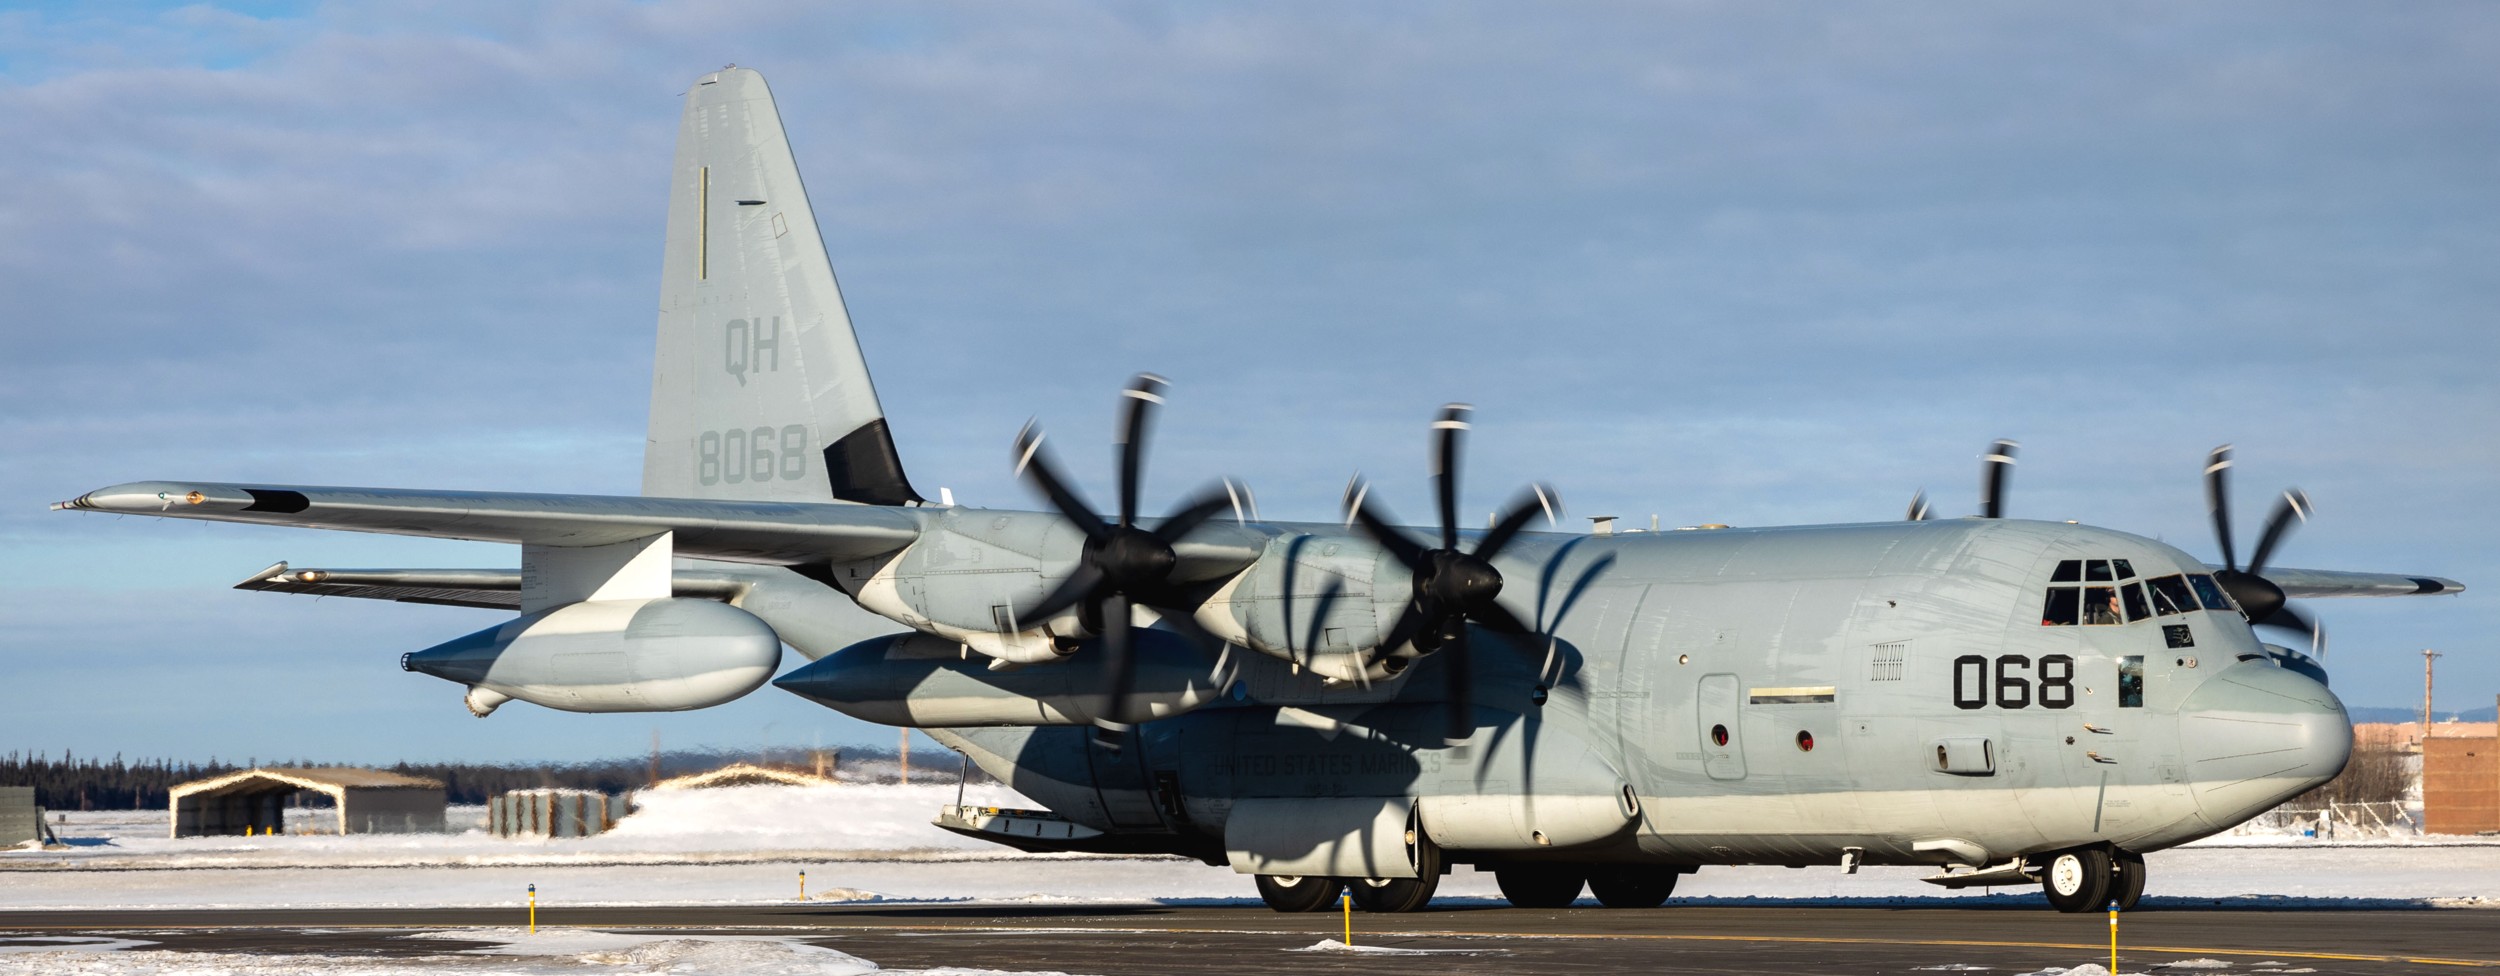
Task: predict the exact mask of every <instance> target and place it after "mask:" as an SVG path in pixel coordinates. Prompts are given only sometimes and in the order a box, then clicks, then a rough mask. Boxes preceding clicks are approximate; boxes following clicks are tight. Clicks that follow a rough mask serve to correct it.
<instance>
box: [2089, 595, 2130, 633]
mask: <svg viewBox="0 0 2500 976" xmlns="http://www.w3.org/2000/svg"><path fill="white" fill-rule="evenodd" d="M2083 622H2084V623H2087V624H2123V623H2126V622H2127V618H2125V617H2121V616H2119V615H2118V591H2117V590H2115V589H2113V588H2110V587H2107V586H2087V587H2084V588H2083Z"/></svg>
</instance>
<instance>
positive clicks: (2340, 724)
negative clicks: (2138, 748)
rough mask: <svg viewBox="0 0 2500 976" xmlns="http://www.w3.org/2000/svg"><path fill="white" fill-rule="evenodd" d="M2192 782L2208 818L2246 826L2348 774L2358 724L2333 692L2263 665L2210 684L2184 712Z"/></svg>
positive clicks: (2229, 672)
mask: <svg viewBox="0 0 2500 976" xmlns="http://www.w3.org/2000/svg"><path fill="white" fill-rule="evenodd" d="M2179 738H2180V740H2181V742H2182V746H2183V748H2184V750H2185V753H2186V758H2187V763H2188V770H2187V772H2188V781H2189V784H2190V786H2191V787H2192V788H2193V789H2194V791H2195V793H2196V802H2197V805H2198V806H2199V807H2201V808H2202V809H2203V810H2204V811H2205V818H2206V819H2207V820H2210V821H2212V822H2213V823H2214V825H2215V826H2218V827H2227V826H2231V825H2235V824H2238V823H2240V822H2241V821H2243V820H2246V819H2248V818H2250V817H2253V816H2256V815H2257V814H2259V813H2263V812H2265V811H2266V810H2268V809H2270V808H2272V807H2273V806H2274V805H2275V804H2277V803H2281V802H2283V801H2284V800H2285V799H2287V798H2290V797H2292V796H2296V795H2298V794H2300V793H2301V792H2302V791H2304V790H2307V789H2309V788H2311V787H2314V786H2316V785H2318V784H2320V783H2324V782H2326V781H2327V780H2330V779H2334V778H2335V775H2336V774H2337V773H2340V772H2343V771H2344V761H2345V760H2347V759H2350V758H2352V719H2351V718H2350V717H2349V716H2347V715H2345V714H2344V703H2343V702H2341V701H2338V700H2336V698H2335V694H2334V693H2333V692H2330V691H2328V690H2326V686H2325V685H2322V684H2319V683H2318V682H2316V681H2314V680H2311V679H2310V678H2308V677H2306V676H2304V675H2301V674H2299V673H2298V672H2294V671H2287V670H2284V669H2282V668H2279V667H2276V666H2274V665H2273V664H2270V663H2267V662H2263V661H2243V662H2240V663H2238V664H2234V665H2232V666H2231V667H2229V668H2226V669H2224V670H2223V671H2222V673H2220V674H2216V675H2214V676H2213V677H2211V678H2208V679H2206V681H2205V683H2204V684H2202V685H2200V686H2198V687H2197V689H2196V690H2195V691H2194V692H2191V693H2190V694H2189V695H2188V697H2187V700H2186V701H2184V702H2182V703H2181V704H2180V708H2179Z"/></svg>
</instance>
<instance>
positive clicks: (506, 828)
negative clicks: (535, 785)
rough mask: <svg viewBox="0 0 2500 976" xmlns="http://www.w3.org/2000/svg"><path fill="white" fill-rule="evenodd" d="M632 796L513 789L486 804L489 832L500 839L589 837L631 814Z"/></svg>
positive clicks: (604, 830)
mask: <svg viewBox="0 0 2500 976" xmlns="http://www.w3.org/2000/svg"><path fill="white" fill-rule="evenodd" d="M633 809H634V796H633V794H631V793H619V794H616V795H613V796H611V795H609V794H606V793H600V792H597V791H595V790H557V789H546V790H513V791H511V792H509V793H499V794H496V795H495V796H493V797H491V798H489V799H488V800H487V801H486V829H487V830H488V831H489V832H491V833H493V834H494V835H495V836H497V837H588V836H590V835H592V834H603V833H606V832H607V831H608V828H610V827H614V826H616V822H617V821H619V820H622V819H624V818H625V815H626V814H628V813H632V812H633Z"/></svg>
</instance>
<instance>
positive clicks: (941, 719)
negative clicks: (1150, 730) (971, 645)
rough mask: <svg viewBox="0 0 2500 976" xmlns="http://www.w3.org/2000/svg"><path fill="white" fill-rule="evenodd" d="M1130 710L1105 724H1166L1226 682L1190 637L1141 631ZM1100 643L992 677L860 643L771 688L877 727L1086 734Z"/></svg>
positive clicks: (924, 649)
mask: <svg viewBox="0 0 2500 976" xmlns="http://www.w3.org/2000/svg"><path fill="white" fill-rule="evenodd" d="M1131 634H1132V636H1133V638H1134V642H1135V646H1134V648H1133V649H1132V654H1131V659H1130V664H1131V667H1132V669H1133V674H1134V678H1133V680H1132V683H1131V684H1130V686H1129V687H1130V691H1129V695H1128V699H1127V709H1126V711H1124V712H1123V713H1122V714H1119V715H1113V716H1108V717H1109V718H1111V719H1113V720H1114V721H1119V722H1126V723H1130V724H1136V723H1139V722H1148V721H1153V720H1155V719H1158V718H1169V717H1171V716H1174V715H1179V714H1181V713H1183V712H1186V711H1189V710H1190V709H1193V708H1196V707H1198V706H1200V705H1203V704H1206V703H1207V702H1210V701H1214V700H1215V699H1216V697H1217V696H1219V695H1221V694H1223V691H1224V687H1223V683H1222V682H1221V681H1220V680H1219V678H1218V676H1216V675H1214V674H1212V673H1211V669H1212V658H1210V657H1209V656H1208V655H1207V654H1206V653H1205V652H1203V651H1201V650H1200V649H1199V648H1198V647H1197V646H1196V645H1194V644H1192V643H1191V642H1190V640H1189V639H1188V638H1186V637H1182V636H1181V635H1179V634H1175V633H1172V632H1170V631H1163V630H1147V629H1143V628H1140V629H1138V630H1135V631H1132V632H1131ZM1102 660H1103V656H1102V650H1101V644H1100V641H1099V640H1098V639H1089V640H1086V641H1085V642H1083V643H1082V644H1080V645H1079V646H1078V647H1077V650H1076V653H1074V654H1072V655H1070V656H1068V658H1067V659H1066V660H1062V661H1054V662H1052V663H1049V664H1037V665H1032V666H1030V667H1020V668H1009V669H1005V670H993V669H991V667H990V666H989V665H990V660H989V659H988V658H986V657H981V656H979V655H971V656H969V658H968V659H967V656H966V655H965V654H964V652H963V647H962V645H960V644H957V643H955V642H953V641H949V640H946V639H944V638H938V637H931V636H929V635H927V634H896V635H894V636H892V637H880V638H877V639H875V640H868V641H861V642H859V643H857V644H853V645H851V646H849V647H845V648H843V649H841V650H839V651H835V652H833V653H831V654H828V655H825V656H824V657H823V658H822V659H820V660H818V661H816V662H815V663H813V664H810V665H808V666H806V667H803V668H800V669H798V670H796V671H792V672H790V673H789V674H786V675H783V676H782V677H781V679H780V680H778V681H775V682H773V684H775V685H777V686H780V687H781V688H784V689H786V690H788V691H790V692H791V693H793V694H796V695H798V696H800V697H802V698H806V699H808V700H810V701H814V702H817V703H819V704H822V705H824V706H825V707H827V708H831V709H833V710H834V711H837V712H841V713H842V714H844V715H848V716H851V717H852V718H856V719H860V720H862V721H868V722H875V723H877V724H879V725H905V726H913V727H917V728H948V727H963V726H980V725H1090V724H1093V722H1094V721H1095V720H1096V719H1098V718H1103V717H1105V716H1101V715H1098V714H1096V711H1097V710H1098V709H1099V708H1100V707H1101V699H1102V695H1103V693H1104V690H1105V689H1107V688H1108V687H1110V679H1109V677H1108V676H1107V675H1105V674H1104V673H1103V668H1102Z"/></svg>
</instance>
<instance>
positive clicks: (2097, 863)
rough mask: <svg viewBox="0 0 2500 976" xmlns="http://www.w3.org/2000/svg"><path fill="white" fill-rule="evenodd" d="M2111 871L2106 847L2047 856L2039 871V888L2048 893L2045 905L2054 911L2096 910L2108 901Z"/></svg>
mask: <svg viewBox="0 0 2500 976" xmlns="http://www.w3.org/2000/svg"><path fill="white" fill-rule="evenodd" d="M2112 874H2113V871H2112V869H2111V868H2110V864H2109V852H2108V851H2106V850H2102V849H2101V848H2098V847H2085V848H2080V849H2077V850H2071V851H2059V852H2057V853H2055V854H2051V855H2049V862H2048V866H2047V868H2046V870H2043V871H2041V872H2040V889H2041V890H2042V891H2045V892H2047V893H2048V896H2049V904H2050V905H2051V906H2053V907H2055V908H2056V909H2057V910H2058V911H2061V912H2070V913H2071V912H2090V911H2098V910H2100V909H2102V908H2104V907H2106V906H2108V904H2109V886H2110V882H2111V880H2112V877H2111V876H2112Z"/></svg>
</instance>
